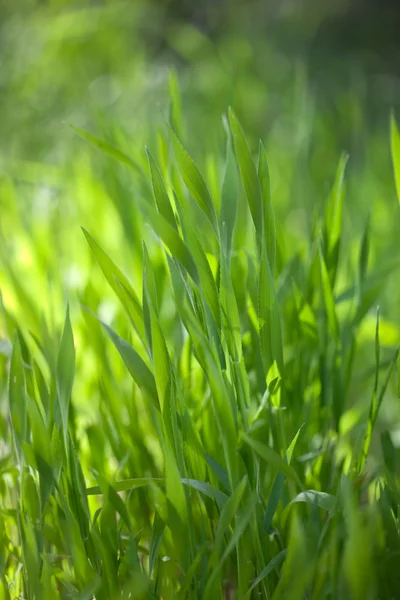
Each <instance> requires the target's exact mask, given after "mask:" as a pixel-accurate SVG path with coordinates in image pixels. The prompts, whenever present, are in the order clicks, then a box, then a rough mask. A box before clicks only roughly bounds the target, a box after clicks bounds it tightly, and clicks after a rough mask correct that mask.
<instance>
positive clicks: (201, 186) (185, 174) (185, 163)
mask: <svg viewBox="0 0 400 600" xmlns="http://www.w3.org/2000/svg"><path fill="white" fill-rule="evenodd" d="M171 137H172V145H173V147H174V152H175V156H176V160H177V163H178V167H179V171H180V173H181V175H182V178H183V181H184V182H185V185H186V187H187V188H188V190H189V192H190V193H191V195H192V196H193V198H194V199H195V200H196V202H197V204H198V205H199V206H200V208H201V209H202V211H203V212H204V214H205V215H206V216H207V217H208V219H209V221H210V223H211V225H212V226H213V229H214V231H215V233H216V235H217V237H218V236H219V228H218V219H217V213H216V210H215V206H214V203H213V200H212V198H211V195H210V192H209V191H208V188H207V185H206V182H205V181H204V179H203V176H202V175H201V173H200V171H199V169H198V168H197V166H196V165H195V163H194V162H193V160H192V158H191V157H190V156H189V154H188V153H187V152H186V150H185V148H184V147H183V146H182V144H181V142H180V141H179V139H178V137H177V135H176V134H175V132H174V131H173V130H172V129H171Z"/></svg>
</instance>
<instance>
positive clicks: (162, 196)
mask: <svg viewBox="0 0 400 600" xmlns="http://www.w3.org/2000/svg"><path fill="white" fill-rule="evenodd" d="M146 153H147V159H148V161H149V166H150V173H151V183H152V185H153V193H154V198H155V200H156V203H157V208H158V210H159V211H160V213H161V214H162V216H163V217H164V219H166V220H167V221H168V223H169V224H170V225H171V227H173V228H174V229H176V222H175V217H174V212H173V210H172V206H171V202H170V200H169V197H168V192H167V190H166V187H165V184H164V181H163V178H162V175H161V173H160V169H159V168H158V165H157V163H156V161H155V160H154V158H153V156H152V155H151V153H150V150H149V149H148V148H146Z"/></svg>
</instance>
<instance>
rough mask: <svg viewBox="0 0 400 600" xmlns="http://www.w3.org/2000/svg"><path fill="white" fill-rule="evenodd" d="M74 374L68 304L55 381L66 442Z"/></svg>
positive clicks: (73, 351)
mask: <svg viewBox="0 0 400 600" xmlns="http://www.w3.org/2000/svg"><path fill="white" fill-rule="evenodd" d="M74 375H75V345H74V336H73V333H72V327H71V321H70V317H69V305H68V303H67V311H66V315H65V322H64V329H63V333H62V336H61V342H60V348H59V351H58V356H57V367H56V382H57V398H58V402H59V406H60V412H61V421H62V426H63V433H64V442H65V443H67V432H68V414H69V405H70V402H71V395H72V386H73V383H74Z"/></svg>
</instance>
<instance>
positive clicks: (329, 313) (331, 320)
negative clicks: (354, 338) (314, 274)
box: [319, 251, 339, 342]
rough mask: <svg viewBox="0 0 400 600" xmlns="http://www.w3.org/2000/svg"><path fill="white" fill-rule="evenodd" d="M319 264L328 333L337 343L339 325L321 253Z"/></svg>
mask: <svg viewBox="0 0 400 600" xmlns="http://www.w3.org/2000/svg"><path fill="white" fill-rule="evenodd" d="M319 263H320V273H321V288H322V297H323V302H324V308H325V314H326V319H327V322H328V327H329V329H330V333H331V335H332V336H333V339H334V340H335V341H336V342H337V341H338V340H339V323H338V318H337V314H336V307H335V298H334V295H333V291H332V284H331V280H330V279H329V275H328V270H327V267H326V264H325V260H324V257H323V256H322V252H321V251H319Z"/></svg>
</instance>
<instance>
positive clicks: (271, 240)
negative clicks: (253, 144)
mask: <svg viewBox="0 0 400 600" xmlns="http://www.w3.org/2000/svg"><path fill="white" fill-rule="evenodd" d="M258 177H259V180H260V186H261V195H262V199H263V213H264V224H263V225H264V240H265V245H266V248H267V256H268V261H269V264H270V268H271V273H272V274H274V271H275V256H276V229H275V216H274V209H273V206H272V199H271V182H270V175H269V167H268V161H267V154H266V152H265V148H264V146H263V143H262V141H261V140H260V148H259V155H258Z"/></svg>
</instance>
